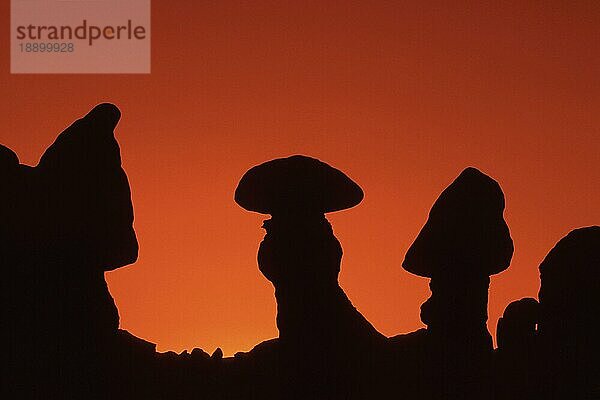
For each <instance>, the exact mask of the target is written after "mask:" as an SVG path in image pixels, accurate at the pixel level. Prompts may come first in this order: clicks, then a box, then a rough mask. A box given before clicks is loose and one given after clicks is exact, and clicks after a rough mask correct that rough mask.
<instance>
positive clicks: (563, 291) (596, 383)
mask: <svg viewBox="0 0 600 400" xmlns="http://www.w3.org/2000/svg"><path fill="white" fill-rule="evenodd" d="M599 270H600V227H598V226H590V227H586V228H580V229H576V230H574V231H572V232H570V233H569V234H568V235H567V236H565V237H564V238H562V239H561V240H560V241H559V242H558V243H557V244H556V246H555V247H554V248H553V249H552V250H551V251H550V252H549V253H548V255H547V256H546V258H545V259H544V260H543V261H542V263H541V264H540V279H541V285H540V292H539V295H538V296H539V304H538V302H537V301H536V300H534V299H522V300H520V301H517V302H513V303H511V304H509V305H508V307H507V308H506V310H505V312H504V316H503V318H501V320H500V321H499V324H498V351H497V357H496V381H497V384H496V385H497V390H496V394H497V398H500V399H503V398H506V399H509V398H510V399H514V398H543V399H585V400H588V399H597V398H600V366H599V364H598V361H599V360H600V345H599V343H598V329H599V328H600V323H599V322H598V315H600V275H599V272H598V271H599Z"/></svg>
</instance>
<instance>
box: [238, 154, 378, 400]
mask: <svg viewBox="0 0 600 400" xmlns="http://www.w3.org/2000/svg"><path fill="white" fill-rule="evenodd" d="M362 198H363V192H362V190H361V189H360V187H359V186H358V185H357V184H356V183H354V182H353V181H352V180H351V179H350V178H348V177H347V176H346V175H344V174H343V173H342V172H341V171H339V170H337V169H335V168H333V167H331V166H329V165H327V164H325V163H323V162H321V161H319V160H316V159H313V158H309V157H305V156H292V157H289V158H282V159H276V160H272V161H269V162H266V163H264V164H261V165H259V166H256V167H254V168H252V169H250V170H249V171H248V172H247V173H246V174H245V175H244V176H243V177H242V179H241V181H240V183H239V185H238V187H237V189H236V193H235V200H236V202H237V203H238V204H239V205H241V206H242V207H243V208H245V209H247V210H249V211H255V212H259V213H263V214H271V216H272V218H271V219H269V220H267V221H265V223H264V225H263V228H265V230H266V232H267V233H266V236H265V238H264V240H263V241H262V243H261V244H260V249H259V252H258V264H259V268H260V271H261V272H262V273H263V274H264V275H265V277H266V278H267V279H269V281H271V282H272V283H273V286H274V287H275V297H276V299H277V327H278V329H279V338H278V339H276V340H272V341H268V342H266V343H262V344H261V345H259V346H257V347H256V348H255V349H254V350H252V351H251V352H250V353H248V354H245V355H241V354H240V355H238V359H240V360H253V359H256V360H260V364H262V365H257V364H258V363H253V366H252V368H251V369H252V370H253V371H261V369H262V368H264V366H265V365H269V366H270V367H269V368H270V371H269V373H268V374H265V375H266V377H267V381H268V380H270V379H273V378H275V381H276V382H275V383H276V385H275V387H274V389H271V388H267V390H268V393H269V395H271V396H275V398H344V397H347V396H349V395H351V394H352V393H354V394H356V391H358V390H359V387H358V386H359V385H361V383H363V382H362V381H361V380H360V378H361V375H364V372H365V371H368V369H367V368H365V367H367V366H368V360H369V359H372V358H373V357H374V355H375V352H377V351H378V350H379V349H380V348H381V346H382V345H383V344H384V343H385V338H384V336H383V335H381V334H380V333H379V332H377V330H376V329H375V328H374V327H373V326H372V325H371V324H370V323H369V322H368V321H367V320H366V319H365V318H364V317H363V316H362V315H361V314H360V313H359V312H358V311H357V310H356V309H355V308H354V307H353V306H352V303H351V302H350V300H349V299H348V297H347V296H346V295H345V293H344V291H343V290H342V288H341V287H340V286H339V283H338V274H339V272H340V263H341V258H342V247H341V245H340V243H339V241H338V240H337V238H336V237H335V236H334V234H333V230H332V228H331V225H330V223H329V222H328V221H327V219H326V218H325V215H324V214H325V213H328V212H332V211H338V210H343V209H346V208H350V207H353V206H355V205H357V204H358V203H360V201H361V200H362ZM359 370H360V371H359ZM361 372H362V374H361ZM264 385H266V386H269V387H270V386H272V383H271V382H266V383H265V384H264ZM260 386H261V385H259V386H256V385H255V386H254V390H256V389H258V390H262V388H260ZM365 387H366V386H365ZM262 396H264V393H263V394H261V395H259V396H258V397H262Z"/></svg>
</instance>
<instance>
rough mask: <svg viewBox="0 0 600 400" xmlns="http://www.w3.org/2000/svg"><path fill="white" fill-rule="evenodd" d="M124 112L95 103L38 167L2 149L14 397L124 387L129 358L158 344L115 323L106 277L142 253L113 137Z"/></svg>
mask: <svg viewBox="0 0 600 400" xmlns="http://www.w3.org/2000/svg"><path fill="white" fill-rule="evenodd" d="M119 117H120V112H119V110H118V109H117V108H116V107H115V106H113V105H110V104H101V105H99V106H97V107H95V108H94V109H93V110H92V111H91V112H90V113H89V114H88V115H86V116H85V117H83V118H82V119H80V120H78V121H76V122H75V123H74V124H73V125H71V126H70V127H69V128H67V129H66V130H65V131H64V132H63V133H61V134H60V136H59V137H58V138H57V140H56V141H55V143H54V144H53V145H52V146H51V147H50V148H49V149H48V150H47V151H46V152H45V153H44V155H43V156H42V158H41V160H40V162H39V164H38V165H37V166H36V167H28V166H25V165H21V164H19V160H18V158H17V156H16V155H15V154H14V153H13V152H12V151H10V150H9V149H7V148H6V147H2V149H1V151H0V170H1V172H0V177H1V179H2V187H3V191H2V200H1V204H0V209H1V211H0V212H1V217H2V221H3V224H2V228H1V234H0V238H1V243H2V244H1V246H2V251H1V253H2V268H3V275H4V279H3V285H2V289H3V290H2V293H3V326H4V334H5V335H6V341H5V343H6V344H7V348H8V351H7V355H6V356H5V357H6V358H5V362H6V363H7V365H8V366H10V368H9V373H7V374H6V375H4V378H3V379H4V384H3V387H4V388H6V392H7V395H8V396H9V397H8V398H106V397H107V396H110V395H111V394H112V391H113V388H115V387H117V385H116V384H117V383H118V382H119V386H118V388H119V389H118V390H119V391H121V392H123V393H125V392H126V391H127V390H128V385H129V384H130V382H131V381H130V380H129V379H121V378H126V377H127V375H128V374H129V373H130V372H131V371H127V365H129V366H130V367H134V365H135V362H134V359H135V358H136V357H138V356H139V357H138V359H139V360H140V361H141V360H142V359H144V357H146V356H148V355H150V354H152V355H153V354H154V346H153V345H152V344H150V343H147V342H145V341H143V340H141V339H137V338H135V337H133V336H132V335H130V334H128V333H127V332H125V331H119V330H118V326H119V314H118V311H117V308H116V306H115V303H114V301H113V299H112V297H111V295H110V293H109V291H108V287H107V285H106V282H105V280H104V272H105V271H110V270H113V269H115V268H119V267H122V266H125V265H128V264H131V263H133V262H134V261H135V260H136V259H137V252H138V244H137V240H136V236H135V233H134V230H133V227H132V223H133V208H132V205H131V199H130V197H131V195H130V190H129V184H128V181H127V177H126V175H125V173H124V172H123V170H122V168H121V160H120V152H119V146H118V144H117V142H116V140H115V138H114V135H113V129H114V128H115V126H116V125H117V122H118V120H119ZM134 354H135V355H136V356H135V357H134V356H133V355H134ZM119 368H120V370H118V369H119ZM131 376H136V375H135V374H133V373H131Z"/></svg>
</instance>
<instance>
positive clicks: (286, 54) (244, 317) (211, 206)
mask: <svg viewBox="0 0 600 400" xmlns="http://www.w3.org/2000/svg"><path fill="white" fill-rule="evenodd" d="M8 3H9V2H8V1H5V2H2V5H1V6H0V21H1V22H2V26H5V27H6V28H5V29H3V32H4V34H3V35H2V36H1V38H0V89H1V90H2V92H1V96H0V107H1V109H2V116H3V117H2V119H1V120H0V142H1V143H3V144H6V145H7V146H9V147H11V148H12V149H14V150H15V151H16V152H17V153H18V154H19V156H20V158H21V161H22V162H24V163H29V164H35V163H37V160H38V158H39V156H40V155H41V154H42V152H43V150H44V149H45V148H46V147H47V146H48V145H50V143H52V141H53V140H54V138H55V136H56V135H57V134H58V133H59V132H60V131H61V130H62V129H63V128H64V127H66V126H67V125H68V124H70V123H71V122H72V121H73V120H74V119H76V118H78V117H79V116H81V115H83V114H85V113H86V112H87V111H88V110H89V109H90V108H91V107H92V106H93V105H95V104H96V103H98V102H101V101H111V102H114V103H115V104H117V105H118V106H119V107H120V108H121V110H122V112H123V118H122V120H121V123H120V124H119V126H118V129H117V137H118V139H119V141H120V143H121V147H122V153H123V160H124V166H125V169H126V171H127V173H128V175H129V178H130V182H131V185H132V190H133V200H134V206H135V213H136V222H135V226H136V229H137V233H138V237H139V241H140V245H141V253H140V259H139V261H138V262H137V263H136V264H135V265H133V266H129V267H126V268H123V269H120V270H117V271H114V272H111V273H108V274H107V279H108V282H109V285H110V288H111V291H112V294H113V296H114V297H115V300H116V302H117V304H118V306H119V310H120V313H121V322H122V327H124V328H125V329H128V330H130V331H131V332H132V333H134V334H136V335H138V336H140V337H143V338H146V339H148V340H151V341H153V342H156V343H158V345H159V349H160V350H177V351H179V350H182V349H184V348H193V347H201V348H203V349H205V350H207V351H212V350H214V348H215V347H216V346H221V347H222V348H223V350H224V351H225V353H226V354H232V353H233V352H235V351H238V350H248V349H250V348H251V347H252V346H253V345H254V344H256V343H258V342H260V341H262V340H264V339H268V338H271V337H274V336H276V334H277V330H276V328H275V301H274V297H273V289H272V288H271V286H270V284H269V283H268V282H267V281H266V279H264V278H263V277H262V275H261V274H260V273H259V271H258V268H257V266H256V251H257V248H258V243H259V242H260V240H261V237H262V235H263V232H262V230H261V229H260V222H261V220H262V219H264V218H263V217H261V216H259V215H252V214H249V213H247V212H245V211H243V210H242V209H241V208H239V207H238V206H237V205H236V204H235V203H234V202H233V191H234V189H235V186H236V184H237V182H238V180H239V178H240V177H241V175H242V174H243V173H244V172H245V171H246V170H247V169H248V168H249V167H251V166H253V165H255V164H257V163H260V162H262V161H265V160H268V159H271V158H275V157H280V156H286V155H290V154H294V153H304V154H307V155H312V156H315V157H318V158H321V159H322V160H324V161H326V162H328V163H330V164H332V165H334V166H336V167H338V168H340V169H342V170H343V171H345V172H346V173H348V174H349V175H350V176H351V177H352V178H354V179H355V180H356V181H357V182H358V183H359V184H360V185H361V186H362V187H363V189H364V191H365V193H366V197H365V200H364V202H363V203H362V204H361V205H360V206H359V207H357V208H355V209H352V210H350V211H345V212H340V213H337V214H335V215H331V216H330V219H331V220H332V222H333V226H334V229H335V232H336V235H337V236H338V238H339V239H340V241H341V243H342V245H343V247H344V259H343V264H342V274H341V283H342V286H343V287H344V289H345V290H346V292H347V293H348V295H349V297H350V298H351V299H352V300H353V302H354V304H355V305H356V306H357V307H358V308H359V309H360V310H361V311H362V313H363V314H364V315H365V316H366V317H367V318H368V319H369V320H370V321H371V322H372V323H373V324H374V325H375V326H376V327H377V328H378V329H379V330H381V331H382V332H383V333H384V334H387V335H393V334H397V333H401V332H408V331H411V330H414V329H416V328H418V327H419V326H420V321H419V306H420V304H421V303H422V302H423V301H424V300H425V299H426V298H427V297H428V287H427V284H428V281H427V280H426V279H423V278H419V277H415V276H411V275H410V274H408V273H406V272H404V271H403V270H402V268H401V267H400V264H401V261H402V259H403V257H404V253H405V251H406V249H407V248H408V246H409V245H410V244H411V242H412V240H413V238H414V237H415V236H416V234H417V233H418V232H419V229H420V228H421V226H422V224H423V223H424V222H425V220H426V217H427V212H428V211H429V208H430V207H431V204H432V203H433V201H434V200H435V199H436V197H437V196H438V194H439V193H440V192H441V190H442V189H443V188H444V187H446V186H447V185H448V184H449V183H450V182H451V181H452V179H454V177H455V176H456V175H458V173H459V172H460V171H461V170H462V169H463V168H464V167H465V166H468V165H473V166H476V167H478V168H480V169H481V170H482V171H483V172H485V173H487V174H489V175H491V176H492V177H494V178H495V179H497V180H498V181H499V182H500V184H501V186H502V188H503V189H504V192H505V195H506V198H507V210H506V218H507V221H508V223H509V226H510V228H511V233H512V236H513V239H514V241H515V247H516V250H515V255H514V258H513V263H512V265H511V267H510V269H509V270H508V271H506V272H505V273H503V274H501V275H500V276H497V277H494V278H493V279H492V286H491V292H490V323H489V326H490V329H491V331H492V332H494V331H495V326H496V321H497V319H498V317H499V315H500V314H501V312H502V310H503V309H504V307H505V306H506V305H507V304H508V302H509V301H511V300H513V299H516V298H520V297H523V296H535V295H536V294H537V291H538V287H539V281H538V271H537V266H538V264H539V262H540V261H541V260H542V258H543V257H544V255H545V254H546V253H547V252H548V250H549V249H550V248H551V247H552V246H553V244H554V243H555V242H556V241H557V240H558V239H559V238H560V237H562V236H563V235H564V234H566V233H567V232H568V231H569V230H571V229H572V228H575V227H579V226H584V225H591V224H599V223H600V209H599V208H598V203H599V200H600V185H599V184H598V183H599V182H600V167H599V165H600V112H599V110H600V51H598V49H599V48H600V24H599V23H598V21H600V3H598V2H593V1H589V2H577V3H578V5H573V4H570V2H556V4H555V5H550V2H543V4H542V3H539V4H537V5H535V4H534V5H524V4H522V3H524V2H514V4H513V5H507V4H508V3H507V4H505V5H504V6H503V7H499V6H497V5H496V6H493V7H491V6H489V5H487V6H482V5H470V6H461V7H459V6H452V7H450V6H448V5H441V4H440V5H430V6H421V5H398V4H395V3H396V2H363V5H358V4H356V5H354V4H353V5H349V4H348V3H349V2H323V1H310V2H302V3H303V5H302V6H300V5H299V3H300V2H291V1H290V2H287V1H272V2H244V3H243V4H236V3H237V2H235V3H234V2H226V1H223V2H192V1H174V0H173V1H168V2H166V1H158V0H155V1H154V2H153V9H152V13H153V20H152V56H153V59H152V74H150V75H129V76H128V75H10V74H9V54H8V52H7V51H8V43H9V32H8V28H7V27H8V26H9V5H8ZM198 3H203V4H198ZM204 3H209V4H204ZM375 3H377V4H375Z"/></svg>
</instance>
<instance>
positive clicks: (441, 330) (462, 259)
mask: <svg viewBox="0 0 600 400" xmlns="http://www.w3.org/2000/svg"><path fill="white" fill-rule="evenodd" d="M503 212H504V195H503V193H502V190H501V188H500V186H499V185H498V183H497V182H496V181H494V180H493V179H491V178H490V177H488V176H486V175H484V174H483V173H481V172H480V171H478V170H477V169H475V168H467V169H465V170H464V171H463V172H462V173H461V174H460V175H459V176H458V178H456V180H455V181H454V182H452V184H451V185H450V186H448V187H447V188H446V189H445V190H444V191H443V192H442V194H441V195H440V197H439V198H438V199H437V200H436V202H435V203H434V205H433V207H432V208H431V211H430V213H429V218H428V220H427V222H426V224H425V226H424V227H423V229H422V230H421V232H420V233H419V235H418V236H417V238H416V239H415V241H414V243H413V244H412V246H411V247H410V248H409V249H408V252H407V253H406V256H405V259H404V262H403V263H402V266H403V268H404V269H406V270H407V271H408V272H411V273H413V274H416V275H419V276H423V277H428V278H431V281H430V284H429V287H430V289H431V297H430V298H429V299H428V300H427V301H426V302H425V303H424V304H423V305H422V306H421V320H422V321H423V322H424V323H425V324H426V325H427V329H421V330H419V331H417V332H414V333H413V334H409V335H400V336H397V337H394V338H392V339H391V343H392V344H393V345H395V346H396V347H397V351H398V352H399V353H398V354H399V355H398V357H399V358H400V359H402V358H404V359H406V360H410V362H409V363H408V364H405V365H406V367H407V368H409V369H410V368H411V367H410V365H411V364H412V365H413V368H412V372H413V373H414V372H415V371H416V372H417V374H418V376H417V377H413V378H412V379H409V380H410V381H412V382H415V383H414V385H415V386H414V387H413V388H412V389H411V390H412V392H414V393H415V394H418V395H419V396H421V397H427V398H444V399H445V398H481V397H484V396H486V395H487V392H488V391H489V390H490V388H489V386H490V385H489V383H490V378H491V377H490V371H489V366H490V358H491V354H492V339H491V336H490V334H489V332H488V331H487V327H486V321H487V299H488V288H489V283H490V280H489V276H490V275H493V274H497V273H499V272H501V271H503V270H505V269H506V268H508V266H509V264H510V260H511V258H512V253H513V243H512V239H511V237H510V234H509V230H508V226H507V225H506V222H505V221H504V218H503ZM399 362H403V361H402V360H400V361H399ZM404 362H406V361H404ZM410 372H411V371H407V373H410Z"/></svg>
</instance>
